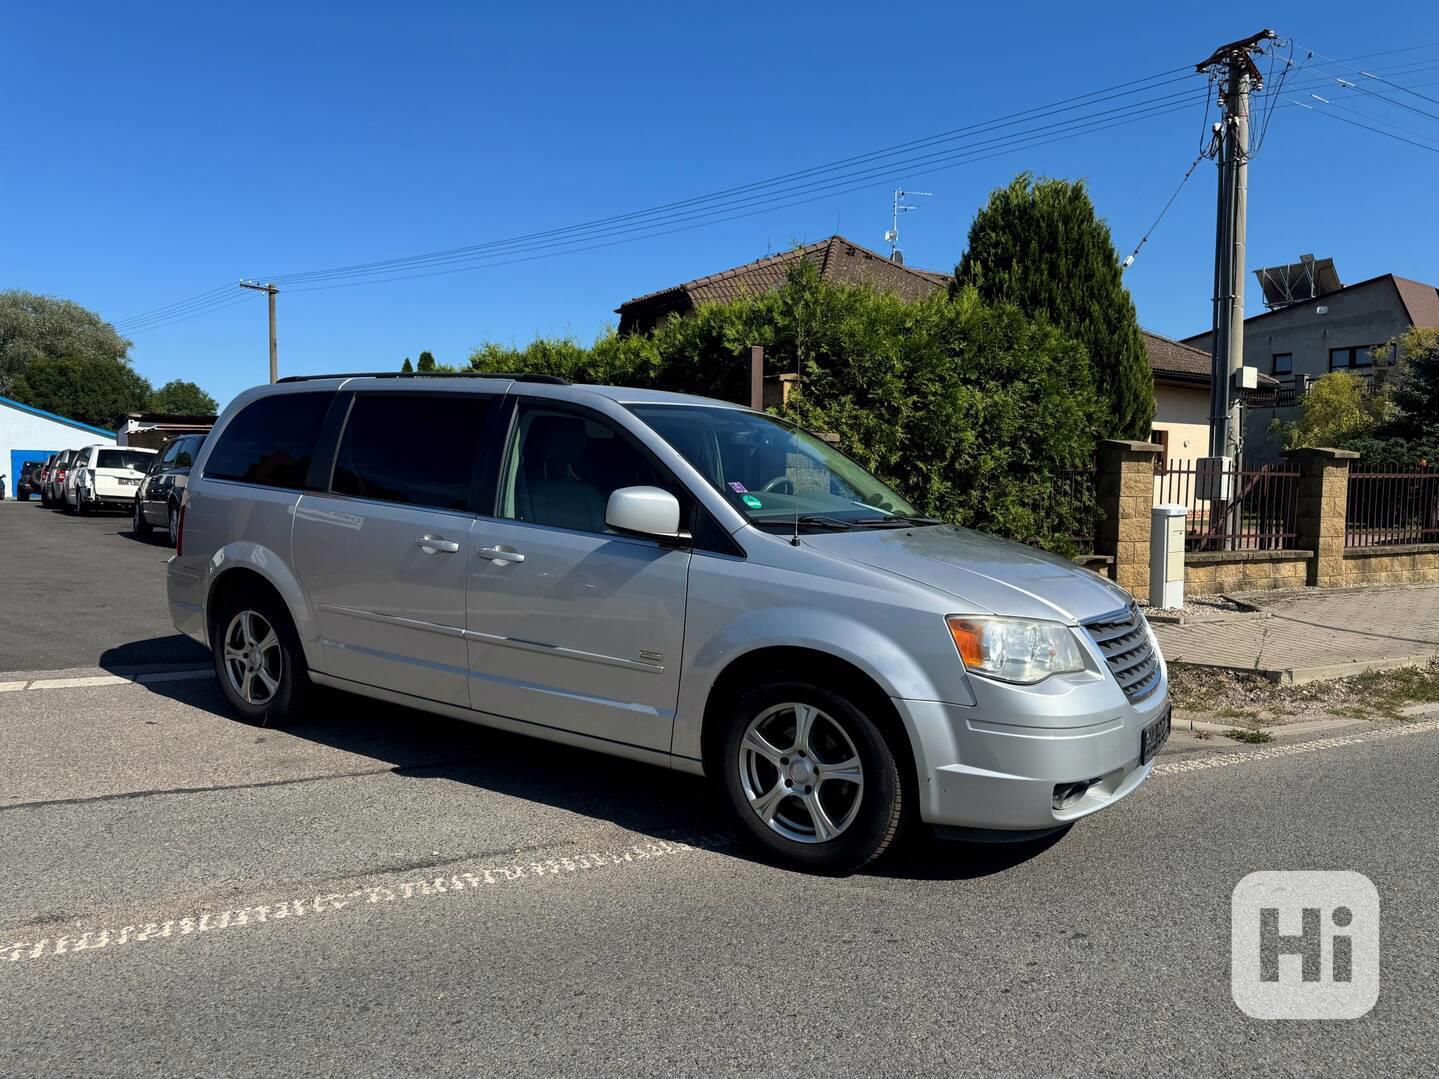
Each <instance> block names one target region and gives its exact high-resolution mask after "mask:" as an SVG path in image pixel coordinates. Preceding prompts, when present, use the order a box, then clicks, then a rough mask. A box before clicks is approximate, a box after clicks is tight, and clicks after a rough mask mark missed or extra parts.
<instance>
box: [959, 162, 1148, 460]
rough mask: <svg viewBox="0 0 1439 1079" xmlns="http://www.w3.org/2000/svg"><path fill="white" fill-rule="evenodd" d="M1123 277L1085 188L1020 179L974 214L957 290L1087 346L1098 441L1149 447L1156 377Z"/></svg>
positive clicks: (1080, 184)
mask: <svg viewBox="0 0 1439 1079" xmlns="http://www.w3.org/2000/svg"><path fill="white" fill-rule="evenodd" d="M1121 273H1122V268H1121V266H1120V263H1119V255H1118V253H1117V252H1116V251H1115V250H1114V243H1113V241H1112V240H1111V239H1110V236H1109V226H1108V225H1106V224H1105V223H1104V222H1103V221H1101V220H1100V219H1099V218H1098V217H1097V216H1096V215H1095V212H1094V204H1093V203H1092V202H1091V201H1090V199H1089V193H1088V191H1086V190H1085V187H1084V182H1083V181H1082V180H1081V181H1078V182H1076V183H1070V182H1068V181H1066V180H1039V181H1035V180H1034V179H1033V177H1031V176H1030V174H1029V173H1020V175H1018V176H1016V177H1015V179H1014V182H1013V183H1011V184H1010V185H1009V186H1008V187H1002V188H998V189H996V190H995V191H993V192H991V193H990V196H989V203H988V205H986V206H985V208H984V209H983V210H981V211H980V212H979V213H978V214H976V215H975V219H974V224H973V225H971V226H970V229H969V247H968V250H966V251H965V253H964V257H963V258H962V259H961V260H960V263H959V265H958V266H956V267H955V271H954V284H953V286H952V288H953V289H954V290H955V291H958V290H960V289H963V288H964V287H966V286H969V285H973V286H974V287H975V288H976V289H978V291H979V294H980V296H981V297H983V298H984V299H985V300H987V301H989V302H991V303H994V302H1001V303H1012V304H1014V305H1015V306H1016V307H1018V308H1019V309H1020V310H1021V311H1023V312H1024V313H1025V314H1026V315H1029V316H1030V317H1031V318H1037V319H1044V320H1047V321H1048V322H1049V323H1050V324H1051V325H1053V326H1055V327H1057V328H1058V329H1059V330H1061V331H1062V332H1063V333H1064V334H1065V335H1066V336H1068V337H1070V338H1072V339H1073V340H1075V341H1077V342H1079V343H1080V344H1081V345H1083V346H1084V348H1085V351H1086V352H1087V353H1088V354H1089V363H1090V367H1091V369H1092V371H1093V377H1094V383H1095V385H1096V386H1097V387H1098V389H1099V392H1100V395H1101V397H1102V398H1103V399H1104V400H1105V401H1106V402H1107V404H1108V413H1109V416H1108V424H1107V429H1106V430H1101V431H1100V432H1099V434H1100V435H1101V436H1107V437H1114V438H1145V439H1147V438H1148V437H1149V436H1150V423H1151V421H1152V420H1153V418H1154V377H1153V375H1152V373H1151V372H1150V369H1149V360H1148V358H1147V357H1146V355H1145V351H1144V338H1143V337H1141V336H1140V333H1139V321H1138V318H1137V317H1136V315H1135V312H1134V301H1133V300H1132V299H1130V296H1129V290H1128V289H1126V288H1125V287H1124V281H1123V279H1122V276H1121Z"/></svg>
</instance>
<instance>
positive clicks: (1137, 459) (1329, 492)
mask: <svg viewBox="0 0 1439 1079" xmlns="http://www.w3.org/2000/svg"><path fill="white" fill-rule="evenodd" d="M1160 453H1161V449H1160V447H1159V446H1156V445H1154V444H1152V443H1149V442H1129V441H1122V440H1119V439H1107V440H1105V441H1103V442H1101V443H1100V444H1099V449H1098V452H1097V455H1096V468H1095V494H1096V496H1097V500H1098V508H1099V523H1098V525H1097V526H1096V528H1095V540H1094V551H1095V554H1094V556H1093V558H1091V559H1088V560H1085V559H1080V560H1079V561H1081V563H1083V564H1088V565H1089V566H1090V568H1092V569H1093V570H1094V571H1095V572H1097V573H1101V574H1104V575H1106V576H1108V577H1109V578H1111V579H1112V580H1113V581H1115V582H1116V583H1117V584H1119V585H1120V586H1121V587H1123V588H1124V589H1126V590H1127V591H1129V592H1131V593H1133V595H1134V596H1135V597H1136V598H1138V599H1140V600H1142V601H1147V600H1148V598H1149V529H1150V510H1151V509H1152V508H1153V505H1154V468H1155V464H1156V462H1157V460H1158V458H1159V455H1160ZM1357 456H1358V455H1357V454H1355V453H1352V452H1350V451H1348V450H1336V449H1324V448H1315V449H1302V450H1294V451H1291V453H1290V459H1291V460H1292V461H1293V462H1294V463H1295V466H1296V467H1297V470H1298V471H1299V481H1298V482H1299V494H1298V505H1297V507H1296V514H1295V529H1296V533H1297V535H1296V537H1295V540H1294V549H1292V550H1255V551H1249V550H1241V551H1198V552H1193V551H1192V552H1189V553H1187V554H1186V555H1185V556H1184V574H1185V585H1184V587H1185V591H1186V592H1189V593H1193V594H1195V595H1200V594H1205V593H1213V592H1257V591H1263V590H1268V589H1275V588H1302V587H1305V586H1313V587H1322V588H1338V587H1344V586H1354V585H1366V584H1411V583H1413V584H1417V583H1439V543H1422V544H1407V545H1389V546H1373V547H1351V548H1346V547H1345V545H1344V523H1345V518H1346V516H1347V513H1348V499H1349V468H1350V463H1351V462H1352V461H1353V460H1354V459H1355V458H1356V457H1357Z"/></svg>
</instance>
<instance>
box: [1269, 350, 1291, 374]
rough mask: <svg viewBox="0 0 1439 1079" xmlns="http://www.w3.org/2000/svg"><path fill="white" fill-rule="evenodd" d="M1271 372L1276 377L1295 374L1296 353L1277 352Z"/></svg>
mask: <svg viewBox="0 0 1439 1079" xmlns="http://www.w3.org/2000/svg"><path fill="white" fill-rule="evenodd" d="M1269 370H1270V373H1271V374H1275V375H1292V374H1294V353H1292V352H1276V353H1275V354H1274V360H1273V363H1272V365H1271V366H1270V369H1269Z"/></svg>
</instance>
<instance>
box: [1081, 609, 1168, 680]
mask: <svg viewBox="0 0 1439 1079" xmlns="http://www.w3.org/2000/svg"><path fill="white" fill-rule="evenodd" d="M1084 628H1085V631H1086V632H1088V634H1089V636H1090V637H1091V638H1092V639H1093V641H1094V643H1095V644H1097V645H1098V646H1099V650H1100V652H1102V653H1104V661H1105V662H1106V663H1108V664H1109V669H1110V670H1111V671H1113V672H1114V677H1115V680H1116V681H1117V682H1118V683H1119V688H1120V689H1122V690H1124V695H1125V696H1126V697H1128V698H1129V699H1130V700H1131V701H1140V700H1143V699H1144V698H1145V697H1147V696H1149V695H1150V694H1151V693H1153V692H1154V690H1155V688H1156V687H1157V686H1158V685H1159V657H1158V656H1157V655H1155V652H1154V645H1152V644H1151V643H1150V642H1149V633H1148V632H1147V631H1146V630H1145V627H1144V618H1143V617H1142V616H1141V615H1140V613H1139V608H1138V607H1135V606H1134V605H1133V604H1130V605H1129V606H1128V607H1127V608H1125V609H1124V610H1122V611H1116V612H1115V613H1113V614H1107V615H1103V616H1101V617H1099V618H1096V619H1094V620H1093V621H1090V622H1086V623H1084Z"/></svg>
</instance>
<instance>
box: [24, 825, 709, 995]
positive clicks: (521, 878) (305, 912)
mask: <svg viewBox="0 0 1439 1079" xmlns="http://www.w3.org/2000/svg"><path fill="white" fill-rule="evenodd" d="M692 838H693V839H694V841H695V842H696V843H702V846H703V848H704V849H715V848H716V847H723V846H728V845H731V844H732V842H733V841H732V840H730V839H728V838H726V837H722V836H714V837H703V839H701V837H692ZM698 849H701V848H700V847H697V846H693V845H691V844H690V843H686V842H683V841H681V840H675V839H654V840H646V841H644V842H639V843H631V844H629V845H628V846H624V847H619V848H617V849H612V850H596V851H585V852H583V853H575V854H566V855H561V854H553V855H549V856H546V857H542V858H536V859H534V860H532V861H526V862H516V863H513V864H510V865H488V864H486V865H478V866H474V867H473V868H470V869H467V870H451V871H450V872H447V873H444V874H442V875H440V876H425V877H421V878H408V879H402V880H394V879H391V880H390V881H388V882H385V883H378V884H367V885H365V886H363V887H360V888H355V889H353V890H351V891H346V892H320V893H317V894H315V895H308V894H307V895H305V896H303V897H301V898H298V899H296V898H288V899H280V900H277V901H272V902H268V903H256V904H249V905H245V906H239V907H232V908H229V909H226V910H218V911H214V910H199V911H194V912H191V913H189V914H184V915H177V916H176V917H174V918H170V919H167V920H165V921H159V922H136V923H135V924H131V925H123V926H119V927H111V928H102V929H91V930H87V931H84V932H80V931H76V932H72V933H67V934H65V935H63V936H47V937H42V938H40V939H38V940H21V941H15V940H11V941H10V942H9V943H4V944H0V967H5V966H8V965H9V964H11V963H25V962H26V961H29V960H37V961H46V960H53V959H57V958H64V957H68V956H75V955H79V954H81V953H82V952H96V951H100V950H106V951H113V950H114V949H116V948H119V947H122V946H125V947H127V948H128V947H129V946H132V945H137V944H146V945H155V944H158V943H162V942H164V943H173V942H175V941H180V940H183V939H185V938H186V937H198V936H202V935H205V934H209V933H218V932H220V931H222V930H223V931H226V932H229V931H231V930H236V929H249V930H251V931H254V930H259V929H266V928H269V927H272V926H274V925H276V924H277V923H280V922H289V921H294V920H296V919H302V920H304V921H306V922H309V921H312V920H314V919H315V918H335V917H337V916H338V917H345V916H346V915H345V912H346V911H354V910H356V909H361V910H363V909H367V908H370V907H390V906H393V905H396V904H404V903H412V902H415V901H417V900H421V899H437V898H440V897H454V896H458V895H461V894H466V893H472V892H477V891H480V892H483V891H488V890H490V889H493V888H502V887H510V888H513V887H520V886H523V885H525V884H533V883H535V882H542V881H545V880H548V879H549V878H551V877H572V876H574V875H576V874H579V873H585V872H590V871H594V870H598V869H621V868H633V867H635V866H638V865H641V864H648V863H650V862H653V861H656V860H657V859H661V858H673V857H675V856H677V855H682V854H691V853H694V852H695V851H696V850H698ZM5 939H6V937H5V936H0V941H4V940H5Z"/></svg>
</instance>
